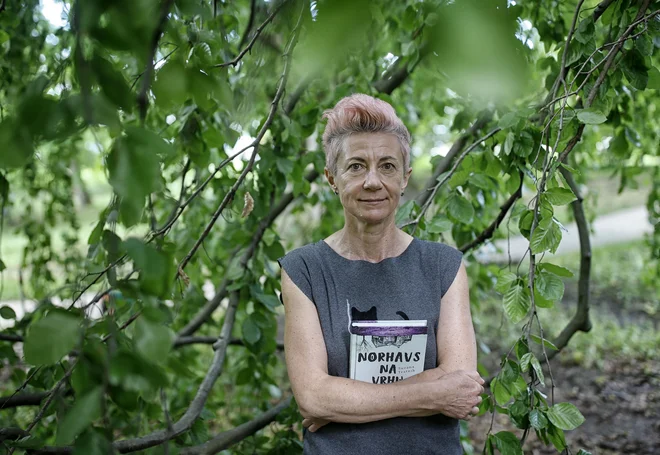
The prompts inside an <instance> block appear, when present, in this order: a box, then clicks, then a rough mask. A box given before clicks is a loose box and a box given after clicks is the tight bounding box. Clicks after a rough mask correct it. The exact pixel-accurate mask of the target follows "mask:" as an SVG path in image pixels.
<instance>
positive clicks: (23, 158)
mask: <svg viewBox="0 0 660 455" xmlns="http://www.w3.org/2000/svg"><path fill="white" fill-rule="evenodd" d="M0 150H3V152H2V153H0V169H15V168H20V167H23V166H24V165H25V164H27V163H28V162H29V161H30V159H31V158H32V155H34V145H33V143H32V137H31V136H30V133H29V131H28V130H27V128H23V127H22V126H21V125H20V124H19V122H17V121H15V120H14V119H12V118H5V120H4V121H1V122H0ZM5 150H11V153H6V152H4V151H5Z"/></svg>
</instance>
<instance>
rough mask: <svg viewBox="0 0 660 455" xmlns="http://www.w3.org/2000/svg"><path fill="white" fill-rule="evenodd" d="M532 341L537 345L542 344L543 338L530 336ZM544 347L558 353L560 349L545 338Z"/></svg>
mask: <svg viewBox="0 0 660 455" xmlns="http://www.w3.org/2000/svg"><path fill="white" fill-rule="evenodd" d="M529 337H530V339H531V340H532V341H533V342H535V343H536V344H541V337H540V336H538V335H530V336H529ZM543 346H545V347H546V348H549V349H552V350H553V351H558V350H559V349H558V348H557V346H555V345H554V344H553V343H552V342H551V341H550V340H547V339H545V338H543Z"/></svg>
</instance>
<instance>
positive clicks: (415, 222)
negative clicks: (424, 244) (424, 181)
mask: <svg viewBox="0 0 660 455" xmlns="http://www.w3.org/2000/svg"><path fill="white" fill-rule="evenodd" d="M500 130H501V128H499V127H497V128H495V129H493V130H491V131H490V132H489V133H488V134H486V135H485V136H482V137H480V138H479V139H477V140H476V141H475V142H474V143H473V144H472V145H470V146H469V147H468V148H467V149H465V151H464V152H463V153H461V155H460V156H459V157H458V158H456V160H455V161H454V165H453V166H452V168H451V169H450V170H449V172H448V173H447V175H445V177H444V178H443V179H442V180H440V181H439V182H438V183H436V184H435V186H434V187H433V189H432V190H431V193H430V195H429V197H428V198H427V199H426V202H425V203H424V205H422V209H421V210H420V211H419V214H418V215H417V217H416V218H415V219H414V220H412V221H409V222H407V223H404V224H403V225H402V226H401V227H406V226H411V225H412V226H417V225H418V224H419V222H420V221H421V219H422V218H423V217H424V215H425V214H426V211H427V210H428V208H429V207H430V206H431V203H432V202H433V198H434V197H435V195H436V193H437V192H438V190H439V189H440V187H441V186H442V185H444V184H445V183H446V182H447V180H449V179H450V178H451V176H452V175H454V172H456V169H458V166H460V164H461V163H462V162H463V160H464V159H465V157H466V156H467V155H468V153H470V152H471V151H472V150H474V149H475V148H476V147H477V146H478V145H479V144H481V143H482V142H484V141H485V140H487V139H488V138H490V137H492V136H494V135H495V134H496V133H497V132H499V131H500Z"/></svg>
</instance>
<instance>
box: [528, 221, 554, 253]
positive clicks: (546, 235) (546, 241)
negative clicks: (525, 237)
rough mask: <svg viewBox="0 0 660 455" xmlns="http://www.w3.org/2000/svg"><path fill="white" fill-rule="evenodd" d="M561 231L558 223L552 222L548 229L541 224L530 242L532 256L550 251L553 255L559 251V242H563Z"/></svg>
mask: <svg viewBox="0 0 660 455" xmlns="http://www.w3.org/2000/svg"><path fill="white" fill-rule="evenodd" d="M561 237H562V236H561V231H560V230H559V226H557V223H555V222H552V221H551V222H550V225H549V226H548V227H547V228H543V227H542V225H541V223H539V225H538V226H536V229H534V234H532V238H531V240H530V243H529V244H530V247H531V249H532V254H539V253H543V252H544V251H548V250H550V251H551V252H552V253H554V252H555V251H557V247H558V246H559V242H561Z"/></svg>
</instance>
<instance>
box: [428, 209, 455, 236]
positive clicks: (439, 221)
mask: <svg viewBox="0 0 660 455" xmlns="http://www.w3.org/2000/svg"><path fill="white" fill-rule="evenodd" d="M452 226H453V224H452V222H451V220H450V219H449V218H447V217H446V216H444V215H442V214H437V215H435V216H434V217H433V219H432V220H431V222H430V223H428V225H427V227H426V230H427V231H428V232H430V233H431V234H440V233H441V232H447V231H449V230H450V229H451V227H452Z"/></svg>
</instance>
